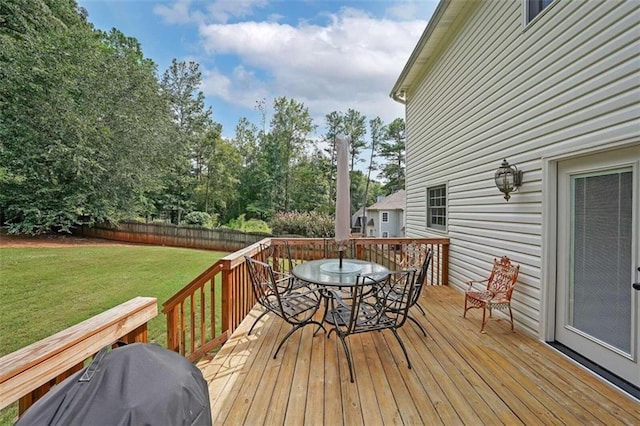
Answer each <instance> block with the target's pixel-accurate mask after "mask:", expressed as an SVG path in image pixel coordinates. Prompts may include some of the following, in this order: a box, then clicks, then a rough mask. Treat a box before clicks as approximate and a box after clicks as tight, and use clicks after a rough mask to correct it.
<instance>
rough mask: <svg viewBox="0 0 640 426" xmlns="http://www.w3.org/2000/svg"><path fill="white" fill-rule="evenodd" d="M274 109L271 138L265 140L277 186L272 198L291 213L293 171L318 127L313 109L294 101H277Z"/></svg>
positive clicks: (278, 207)
mask: <svg viewBox="0 0 640 426" xmlns="http://www.w3.org/2000/svg"><path fill="white" fill-rule="evenodd" d="M273 110H274V114H273V117H272V119H271V127H270V135H269V137H267V138H265V143H264V147H265V149H266V151H267V156H266V158H267V160H268V161H270V164H271V167H270V171H271V173H270V175H271V176H272V177H273V178H274V183H275V184H276V185H275V187H274V192H273V194H272V195H273V197H274V200H276V207H277V210H280V211H285V212H287V211H290V209H291V194H290V186H291V169H292V166H293V165H294V163H295V162H296V161H297V160H298V157H299V155H300V154H301V152H302V150H303V148H304V147H305V144H306V142H307V140H308V135H309V133H311V132H312V131H313V130H314V129H315V126H314V125H313V120H312V118H311V116H310V115H309V110H308V109H307V108H306V107H305V106H304V104H302V103H299V102H297V101H295V100H294V99H289V98H286V97H281V98H276V99H275V100H274V103H273Z"/></svg>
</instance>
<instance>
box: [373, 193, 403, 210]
mask: <svg viewBox="0 0 640 426" xmlns="http://www.w3.org/2000/svg"><path fill="white" fill-rule="evenodd" d="M406 205H407V193H406V192H405V190H404V189H401V190H400V191H397V192H394V193H393V194H391V195H388V196H386V197H384V198H383V199H382V200H380V201H378V202H377V203H375V204H372V205H371V206H370V207H367V210H404V209H405V207H406Z"/></svg>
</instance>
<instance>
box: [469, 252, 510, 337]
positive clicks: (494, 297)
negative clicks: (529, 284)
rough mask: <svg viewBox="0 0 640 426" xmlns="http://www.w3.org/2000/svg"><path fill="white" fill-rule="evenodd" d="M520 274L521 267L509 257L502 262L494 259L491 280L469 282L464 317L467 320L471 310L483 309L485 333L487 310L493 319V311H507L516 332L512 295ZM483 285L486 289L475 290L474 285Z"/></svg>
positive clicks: (482, 328) (502, 259)
mask: <svg viewBox="0 0 640 426" xmlns="http://www.w3.org/2000/svg"><path fill="white" fill-rule="evenodd" d="M519 272H520V266H519V265H512V264H511V260H510V259H509V258H508V257H507V256H503V257H502V258H501V259H500V260H498V259H494V260H493V269H492V270H491V275H489V278H487V279H486V280H482V281H469V282H468V284H469V288H468V289H467V291H466V292H465V297H464V314H463V315H462V316H463V317H465V318H466V316H467V311H468V310H469V309H473V308H482V327H480V332H481V333H484V332H485V331H484V326H485V324H486V323H487V320H488V319H487V318H486V314H487V309H488V310H489V318H491V314H492V310H493V309H507V310H508V311H509V321H510V322H511V331H514V328H513V313H512V312H511V295H512V294H513V288H514V287H515V285H516V281H517V280H518V273H519ZM481 283H486V288H483V289H477V287H475V288H474V284H481Z"/></svg>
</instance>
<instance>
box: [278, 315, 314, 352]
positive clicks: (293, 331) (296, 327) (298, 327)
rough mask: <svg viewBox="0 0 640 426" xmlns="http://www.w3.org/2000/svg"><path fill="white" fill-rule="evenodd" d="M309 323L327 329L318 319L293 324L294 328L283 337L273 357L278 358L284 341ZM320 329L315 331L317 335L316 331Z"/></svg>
mask: <svg viewBox="0 0 640 426" xmlns="http://www.w3.org/2000/svg"><path fill="white" fill-rule="evenodd" d="M309 324H316V325H319V326H320V327H322V329H323V330H325V328H324V326H323V325H322V324H320V323H319V322H317V321H308V322H304V323H302V324H296V325H294V326H293V328H292V329H291V330H289V332H288V333H287V334H286V335H285V336H284V337H283V338H282V340H281V341H280V344H279V345H278V349H276V353H275V354H273V359H276V356H278V352H280V348H282V345H284V342H285V341H286V340H287V339H288V338H289V337H290V336H291V335H292V334H293V333H295V332H296V330H299V329H301V328H302V327H304V326H305V325H309ZM318 330H320V328H318ZM318 330H316V331H315V333H313V335H314V336H315V335H316V333H317V332H318ZM325 331H326V330H325Z"/></svg>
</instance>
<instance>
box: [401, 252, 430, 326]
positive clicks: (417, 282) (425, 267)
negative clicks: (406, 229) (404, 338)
mask: <svg viewBox="0 0 640 426" xmlns="http://www.w3.org/2000/svg"><path fill="white" fill-rule="evenodd" d="M432 257H433V252H432V251H431V249H429V248H428V249H427V251H426V255H425V256H424V259H423V260H422V265H420V269H419V270H418V272H417V273H416V274H415V279H414V283H413V292H412V293H411V300H410V301H409V309H411V308H412V307H413V306H417V307H418V309H419V310H420V312H422V315H423V316H424V315H426V312H425V310H424V308H423V307H422V306H420V304H419V303H418V299H419V298H420V294H421V293H422V288H423V287H424V285H425V282H426V281H427V272H428V271H429V265H430V264H431V258H432ZM407 319H409V320H410V321H411V322H413V323H414V324H415V325H417V326H418V328H419V329H420V331H422V334H424V337H427V331H426V330H425V329H424V327H423V326H422V324H420V323H419V322H418V320H416V319H415V318H414V317H412V316H411V314H408V316H407Z"/></svg>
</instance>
